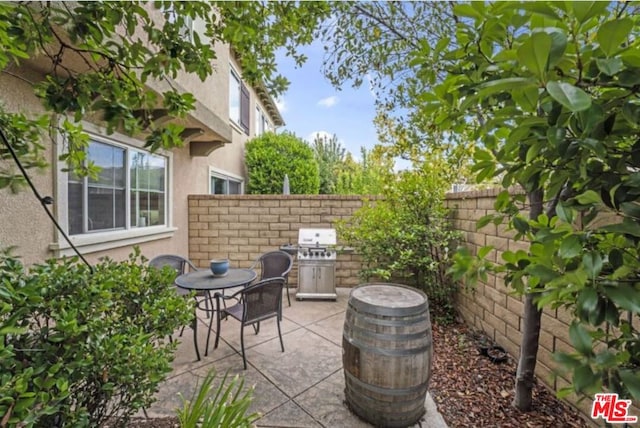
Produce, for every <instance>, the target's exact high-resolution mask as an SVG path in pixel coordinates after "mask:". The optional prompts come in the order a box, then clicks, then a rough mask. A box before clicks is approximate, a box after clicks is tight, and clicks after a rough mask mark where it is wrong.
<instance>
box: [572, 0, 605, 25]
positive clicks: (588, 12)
mask: <svg viewBox="0 0 640 428" xmlns="http://www.w3.org/2000/svg"><path fill="white" fill-rule="evenodd" d="M571 6H572V7H573V14H574V15H575V16H576V18H577V19H578V22H580V23H581V24H582V23H584V22H585V21H586V20H588V19H589V18H592V17H594V16H596V15H599V14H601V13H602V12H603V11H605V10H606V9H607V7H608V6H609V2H606V1H574V2H571Z"/></svg>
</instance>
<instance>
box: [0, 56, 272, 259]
mask: <svg viewBox="0 0 640 428" xmlns="http://www.w3.org/2000/svg"><path fill="white" fill-rule="evenodd" d="M215 50H216V54H217V58H216V59H215V60H214V69H215V70H216V71H215V73H214V74H213V75H212V76H210V77H208V78H207V79H206V81H205V82H202V81H200V79H199V78H198V77H197V76H192V75H188V74H184V73H181V74H180V75H179V76H178V78H177V79H176V80H177V83H178V86H179V87H181V88H183V89H185V90H188V91H190V92H192V93H193V94H194V95H195V97H196V99H197V100H198V102H199V107H198V108H199V109H206V110H207V111H208V112H209V113H207V114H213V115H215V116H216V117H218V118H219V119H220V122H221V123H222V125H223V126H228V127H229V129H230V135H231V142H230V143H228V144H226V145H224V146H223V147H221V148H219V149H217V150H214V151H213V152H212V153H211V154H210V155H209V156H207V157H192V156H191V155H190V152H189V144H188V143H187V144H185V146H184V147H182V148H176V149H173V150H172V151H171V158H172V161H171V163H170V171H169V174H170V176H171V179H170V181H169V185H170V187H169V189H168V190H169V192H170V195H169V198H170V199H169V203H170V205H171V211H172V221H171V224H170V226H172V227H173V228H175V229H176V230H175V231H174V232H173V234H172V235H171V236H170V237H165V238H162V239H159V240H149V241H147V242H143V243H139V244H138V245H139V246H140V247H141V249H142V252H143V254H144V255H145V256H147V257H153V256H155V255H158V254H162V253H176V254H184V255H186V254H188V201H187V195H189V194H207V193H209V190H210V189H209V181H210V178H209V174H210V169H211V168H215V169H216V170H217V171H218V172H223V173H228V174H230V175H232V176H238V177H245V176H246V173H245V167H244V145H245V143H246V141H247V140H248V139H249V138H251V136H254V135H255V131H256V130H255V106H256V104H259V105H260V106H261V107H263V111H265V113H267V112H268V110H267V109H264V106H262V103H261V102H260V101H259V100H258V97H257V96H256V92H255V90H254V89H253V88H251V87H250V88H249V90H250V94H251V100H250V105H249V108H250V135H246V134H245V133H244V132H243V131H242V130H240V129H239V128H238V127H236V126H233V125H232V124H231V122H230V120H229V67H230V66H229V64H230V63H233V64H234V68H235V70H236V71H238V72H240V73H241V68H240V67H239V65H238V64H237V63H236V62H235V60H233V59H232V58H231V54H230V50H229V48H228V46H227V45H222V44H218V45H216V46H215ZM10 71H12V72H13V73H15V74H17V75H19V76H20V77H21V78H23V79H27V80H30V81H33V82H36V81H38V80H39V79H41V78H42V76H40V75H38V73H37V72H36V71H35V70H34V69H32V68H30V67H23V68H21V69H18V68H15V67H14V68H13V69H11V70H10ZM0 87H1V88H2V91H1V92H0V102H2V103H4V105H5V106H6V107H7V108H8V109H9V110H11V111H23V112H29V113H30V114H37V113H43V112H44V111H43V108H42V106H41V104H40V101H39V100H38V99H36V98H35V96H33V88H32V87H31V86H30V85H29V84H28V83H26V82H25V81H24V80H21V79H20V78H16V77H12V76H10V75H8V74H5V73H3V74H0ZM267 114H268V113H267ZM199 117H207V115H204V116H202V115H201V116H199ZM204 125H205V126H212V127H213V125H215V126H220V123H216V124H207V123H204ZM212 129H213V128H212ZM110 137H113V139H114V141H116V142H118V143H123V142H124V143H125V144H128V143H129V141H126V142H125V141H123V139H124V138H126V137H122V138H120V136H118V134H117V133H116V134H114V135H112V136H110ZM142 144H143V143H142V141H141V138H138V141H137V142H134V143H133V144H128V145H132V146H134V147H135V146H137V147H142ZM44 145H45V146H46V147H47V151H46V153H45V157H46V159H47V160H48V162H49V163H50V167H49V168H48V169H47V170H46V171H44V173H43V174H40V175H39V174H36V173H35V172H30V173H31V175H32V176H33V178H34V183H35V185H36V187H37V188H38V190H39V191H40V193H41V194H42V195H51V196H53V197H54V199H55V200H56V204H57V205H54V206H53V207H52V209H53V210H54V211H55V212H66V210H67V206H66V204H64V198H62V200H61V198H59V194H58V192H57V191H56V183H57V177H58V174H57V169H58V165H57V154H56V150H55V149H54V148H53V142H52V141H51V140H50V139H49V137H48V136H47V137H45V140H44ZM0 166H4V165H0ZM63 227H65V228H66V224H64V225H63ZM59 239H60V238H59V237H58V233H57V232H56V231H55V229H54V226H53V224H52V223H51V221H50V220H49V218H48V217H47V216H46V214H45V213H44V211H43V210H42V207H41V206H40V204H39V202H38V201H37V200H36V199H35V197H34V196H33V195H32V194H31V193H30V192H28V191H23V192H21V193H19V194H18V195H12V194H10V192H9V191H8V190H7V189H4V190H0V248H1V247H7V246H16V247H17V250H16V252H15V253H16V254H17V255H20V256H21V257H22V259H23V261H24V262H25V263H26V264H32V263H35V262H40V261H43V260H45V259H47V258H50V257H56V256H59V255H60V253H58V252H56V251H54V250H52V249H50V246H51V245H54V244H56V242H58V241H59ZM54 247H55V245H54ZM131 249H132V247H131V245H129V244H127V245H122V246H119V247H114V248H109V249H107V250H100V251H95V250H92V252H87V249H86V248H84V249H83V248H81V251H82V252H83V254H84V255H85V257H86V258H87V259H88V260H89V261H90V262H96V261H97V260H98V259H99V258H101V257H103V256H109V257H112V258H115V259H117V260H119V259H124V258H126V257H127V255H128V254H129V253H130V252H131Z"/></svg>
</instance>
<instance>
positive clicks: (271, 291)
mask: <svg viewBox="0 0 640 428" xmlns="http://www.w3.org/2000/svg"><path fill="white" fill-rule="evenodd" d="M284 283H285V279H284V278H283V277H277V278H268V279H265V280H262V281H259V282H257V283H255V284H252V285H250V286H248V287H246V288H243V289H242V290H240V291H238V292H236V293H234V294H232V295H230V296H225V295H223V294H221V293H216V294H215V299H216V341H215V344H214V349H216V348H217V347H218V342H219V341H220V326H221V324H220V321H221V319H222V318H227V317H228V316H230V317H232V318H235V319H236V320H238V321H240V347H241V348H242V362H243V364H244V369H245V370H246V369H247V358H246V355H245V350H244V328H245V326H247V325H251V326H253V327H254V331H255V333H256V334H258V333H259V332H260V322H261V321H265V320H268V319H270V318H275V319H276V325H277V326H278V337H279V338H280V348H281V349H282V352H284V343H283V342H282V332H281V330H280V314H281V311H282V289H283V287H284ZM228 300H234V301H235V302H236V303H235V304H234V305H232V306H226V307H224V305H223V301H228ZM212 321H213V318H211V320H210V321H209V332H208V333H207V348H206V350H205V356H206V355H208V352H209V336H210V335H211V324H212Z"/></svg>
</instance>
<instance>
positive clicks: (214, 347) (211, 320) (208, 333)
mask: <svg viewBox="0 0 640 428" xmlns="http://www.w3.org/2000/svg"><path fill="white" fill-rule="evenodd" d="M217 300H218V298H217V297H216V302H217ZM216 307H217V308H218V310H217V311H216V342H215V344H214V345H213V349H218V342H219V341H220V303H219V302H217V303H216ZM212 323H213V315H211V319H209V331H208V332H207V350H206V351H205V354H204V355H205V357H206V356H207V355H208V354H207V353H208V352H209V337H210V336H211V324H212Z"/></svg>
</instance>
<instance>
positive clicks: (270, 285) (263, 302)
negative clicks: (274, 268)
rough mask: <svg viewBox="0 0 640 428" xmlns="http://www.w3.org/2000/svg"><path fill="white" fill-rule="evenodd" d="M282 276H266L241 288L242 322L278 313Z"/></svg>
mask: <svg viewBox="0 0 640 428" xmlns="http://www.w3.org/2000/svg"><path fill="white" fill-rule="evenodd" d="M283 287H284V278H282V277H278V278H268V279H264V280H262V281H259V282H256V283H255V284H253V285H250V286H249V287H247V288H245V289H244V290H242V301H243V305H244V319H243V320H242V321H243V322H248V323H250V322H254V321H259V320H263V319H267V318H270V317H272V316H279V315H280V308H281V307H282V305H281V302H282V288H283Z"/></svg>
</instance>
